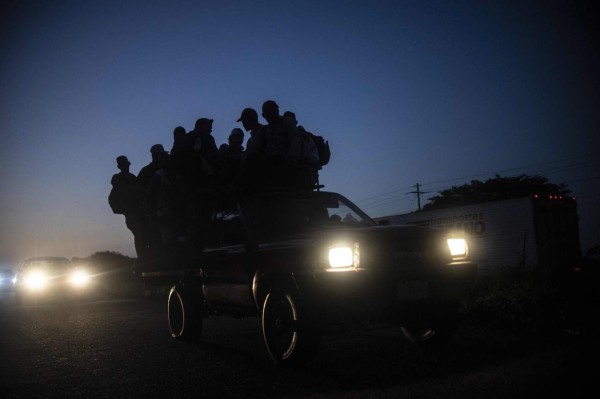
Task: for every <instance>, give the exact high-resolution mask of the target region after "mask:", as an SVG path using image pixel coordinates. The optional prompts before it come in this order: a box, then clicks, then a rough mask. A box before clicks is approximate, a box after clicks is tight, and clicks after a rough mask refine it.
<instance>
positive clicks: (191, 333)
mask: <svg viewBox="0 0 600 399" xmlns="http://www.w3.org/2000/svg"><path fill="white" fill-rule="evenodd" d="M167 307H168V310H167V311H168V317H169V329H170V331H171V336H172V337H173V338H175V339H180V340H182V341H192V340H198V339H200V335H201V333H202V298H195V297H194V293H193V292H191V290H190V289H189V288H188V287H186V286H183V285H182V284H177V285H175V286H174V287H173V288H171V292H170V293H169V300H168V304H167Z"/></svg>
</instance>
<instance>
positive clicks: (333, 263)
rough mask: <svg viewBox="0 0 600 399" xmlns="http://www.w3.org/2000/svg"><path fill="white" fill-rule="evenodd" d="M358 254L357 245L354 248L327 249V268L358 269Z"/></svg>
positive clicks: (342, 246)
mask: <svg viewBox="0 0 600 399" xmlns="http://www.w3.org/2000/svg"><path fill="white" fill-rule="evenodd" d="M359 262H360V253H359V249H358V243H355V244H354V246H353V247H352V246H349V245H341V246H335V247H331V248H329V266H330V267H331V268H332V269H335V270H341V269H344V268H351V267H354V268H356V267H358V265H359Z"/></svg>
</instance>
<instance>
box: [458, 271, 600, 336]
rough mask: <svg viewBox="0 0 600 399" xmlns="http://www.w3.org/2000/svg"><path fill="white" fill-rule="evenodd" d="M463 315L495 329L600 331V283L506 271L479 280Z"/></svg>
mask: <svg viewBox="0 0 600 399" xmlns="http://www.w3.org/2000/svg"><path fill="white" fill-rule="evenodd" d="M596 274H597V273H596ZM462 311H463V315H464V317H465V319H466V321H467V322H469V323H473V324H477V325H483V326H489V327H507V328H511V327H521V328H534V329H547V328H550V329H562V330H572V331H578V332H582V331H586V330H590V329H597V328H600V281H599V279H598V276H597V275H592V274H591V273H583V272H573V273H571V274H570V275H562V276H547V275H542V274H540V273H536V272H535V271H531V270H522V269H520V268H511V269H506V270H505V271H503V272H501V273H500V274H498V275H494V276H480V277H478V278H477V279H476V280H475V281H474V282H473V284H472V286H471V288H470V290H469V291H468V293H467V295H466V296H465V298H464V300H463V303H462Z"/></svg>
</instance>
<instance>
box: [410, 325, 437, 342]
mask: <svg viewBox="0 0 600 399" xmlns="http://www.w3.org/2000/svg"><path fill="white" fill-rule="evenodd" d="M402 330H403V331H404V333H405V334H407V335H408V336H410V338H411V339H413V340H415V341H417V342H423V341H427V340H428V339H431V338H432V337H433V336H434V335H435V330H434V329H432V328H427V327H402Z"/></svg>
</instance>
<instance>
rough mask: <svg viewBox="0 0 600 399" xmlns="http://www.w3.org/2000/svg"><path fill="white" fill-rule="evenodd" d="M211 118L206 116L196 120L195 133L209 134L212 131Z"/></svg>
mask: <svg viewBox="0 0 600 399" xmlns="http://www.w3.org/2000/svg"><path fill="white" fill-rule="evenodd" d="M212 124H213V120H212V119H208V118H200V119H198V120H197V121H196V125H195V126H194V131H195V132H196V133H197V134H210V133H211V132H212Z"/></svg>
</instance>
